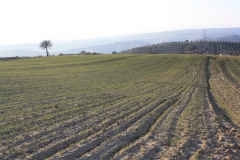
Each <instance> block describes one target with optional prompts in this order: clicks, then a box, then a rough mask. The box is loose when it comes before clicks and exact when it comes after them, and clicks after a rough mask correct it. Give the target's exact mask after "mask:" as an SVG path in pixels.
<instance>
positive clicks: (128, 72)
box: [0, 54, 240, 160]
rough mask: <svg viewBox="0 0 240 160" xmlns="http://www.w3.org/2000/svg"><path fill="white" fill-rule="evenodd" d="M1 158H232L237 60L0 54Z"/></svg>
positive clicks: (239, 90)
mask: <svg viewBox="0 0 240 160" xmlns="http://www.w3.org/2000/svg"><path fill="white" fill-rule="evenodd" d="M0 142H1V143H0V159H79V160H80V159H93V160H96V159H107V160H108V159H142V160H146V159H154V158H155V159H163V158H169V159H170V158H179V159H207V158H209V159H213V158H215V159H223V158H230V159H231V158H232V159H239V158H240V57H220V56H212V57H207V56H204V55H128V54H122V55H78V56H62V57H44V58H30V59H12V60H8V61H6V60H0Z"/></svg>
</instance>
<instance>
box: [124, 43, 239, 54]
mask: <svg viewBox="0 0 240 160" xmlns="http://www.w3.org/2000/svg"><path fill="white" fill-rule="evenodd" d="M121 53H136V54H143V53H151V54H184V53H186V54H195V53H200V54H203V53H209V54H215V55H219V54H231V55H240V42H229V41H190V42H189V41H178V42H165V43H161V44H154V45H147V46H142V47H137V48H132V49H130V50H127V51H123V52H121Z"/></svg>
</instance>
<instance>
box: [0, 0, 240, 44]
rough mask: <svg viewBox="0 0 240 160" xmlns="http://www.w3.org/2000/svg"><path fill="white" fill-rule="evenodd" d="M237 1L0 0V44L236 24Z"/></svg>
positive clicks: (239, 22)
mask: <svg viewBox="0 0 240 160" xmlns="http://www.w3.org/2000/svg"><path fill="white" fill-rule="evenodd" d="M239 7H240V0H2V1H1V3H0V22H1V23H0V45H3V44H13V43H34V42H40V41H41V40H44V39H51V40H53V41H56V40H73V39H74V40H76V39H86V38H95V37H107V36H116V35H126V34H134V33H146V32H158V31H165V30H178V29H196V28H226V27H240V18H239V17H240V9H239Z"/></svg>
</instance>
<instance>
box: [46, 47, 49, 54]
mask: <svg viewBox="0 0 240 160" xmlns="http://www.w3.org/2000/svg"><path fill="white" fill-rule="evenodd" d="M46 52H47V56H49V53H48V50H47V48H46Z"/></svg>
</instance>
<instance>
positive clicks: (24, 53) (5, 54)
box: [0, 49, 56, 57]
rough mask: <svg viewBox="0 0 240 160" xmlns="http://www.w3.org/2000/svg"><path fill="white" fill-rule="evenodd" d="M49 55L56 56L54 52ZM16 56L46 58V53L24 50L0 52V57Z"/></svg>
mask: <svg viewBox="0 0 240 160" xmlns="http://www.w3.org/2000/svg"><path fill="white" fill-rule="evenodd" d="M49 53H50V55H53V54H56V53H55V52H49ZM16 56H19V57H21V56H26V57H28V56H29V57H32V56H46V53H45V51H42V52H36V51H29V50H24V49H14V50H8V51H2V52H0V57H16Z"/></svg>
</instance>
